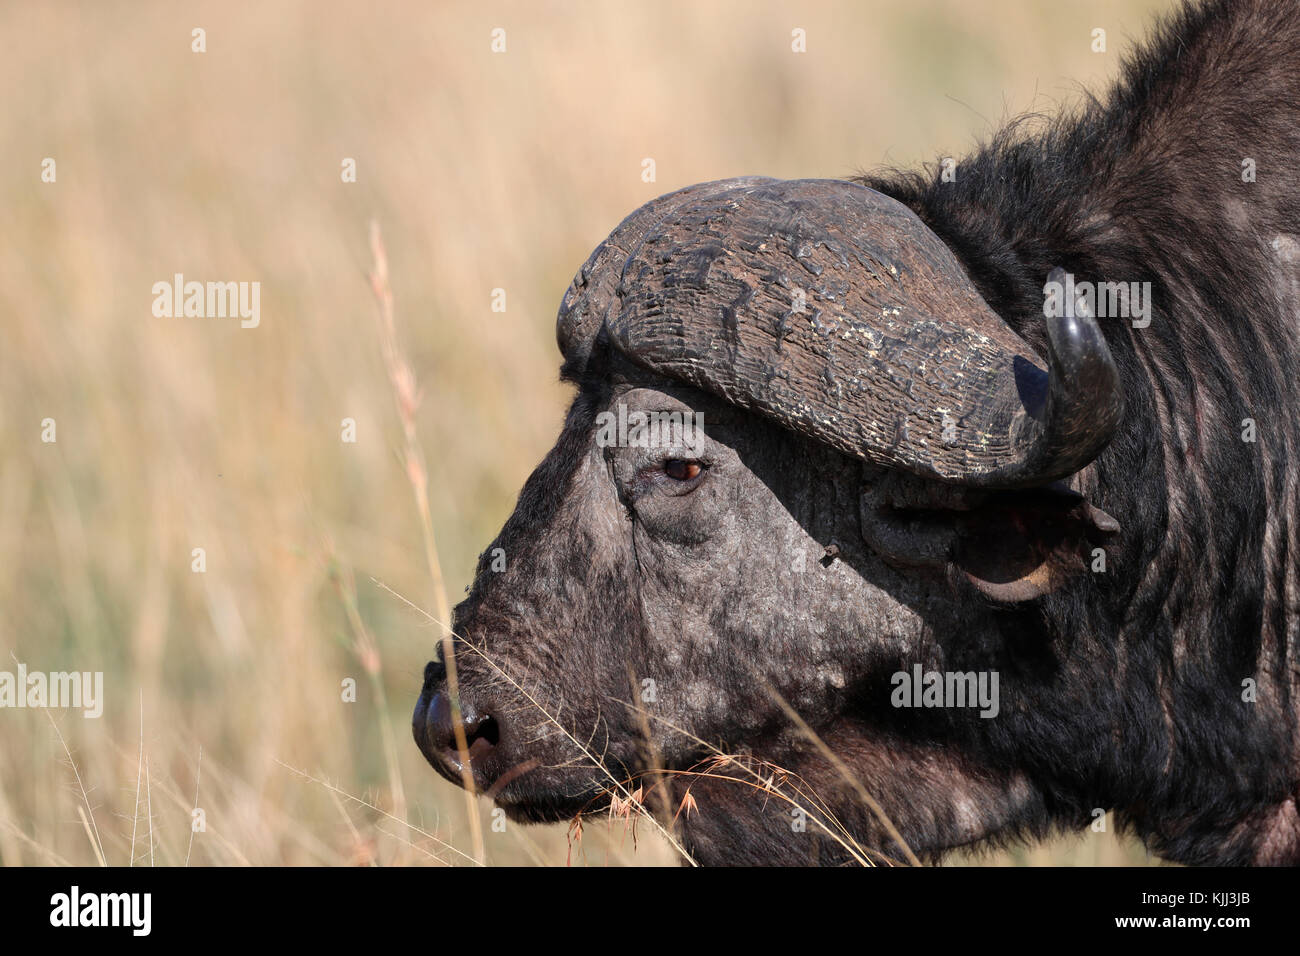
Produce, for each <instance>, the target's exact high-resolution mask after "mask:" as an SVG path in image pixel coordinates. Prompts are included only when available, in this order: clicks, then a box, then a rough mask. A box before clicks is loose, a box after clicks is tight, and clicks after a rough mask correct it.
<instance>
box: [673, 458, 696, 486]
mask: <svg viewBox="0 0 1300 956" xmlns="http://www.w3.org/2000/svg"><path fill="white" fill-rule="evenodd" d="M699 473H700V466H699V463H698V462H694V461H683V460H682V459H680V458H670V459H669V460H668V461H666V462H664V474H665V475H667V476H668V477H669V478H671V479H673V480H674V481H690V480H691V479H692V478H694V477H695V476H696V475H698V474H699Z"/></svg>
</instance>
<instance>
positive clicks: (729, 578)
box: [414, 179, 1123, 862]
mask: <svg viewBox="0 0 1300 956" xmlns="http://www.w3.org/2000/svg"><path fill="white" fill-rule="evenodd" d="M1041 278H1042V279H1043V280H1046V279H1047V278H1048V277H1047V276H1042V277H1041ZM1016 319H1017V321H1018V322H1020V323H1022V324H1023V325H1024V327H1025V329H1026V332H1025V335H1026V337H1034V338H1036V339H1037V341H1038V343H1039V345H1038V348H1035V347H1033V346H1031V344H1030V343H1029V342H1028V341H1026V340H1025V338H1022V337H1021V335H1019V334H1017V332H1015V331H1013V328H1012V326H1011V325H1010V324H1008V321H1006V320H1004V318H1003V317H1000V316H999V315H998V314H996V313H995V312H994V311H993V310H992V309H991V308H990V307H989V305H988V304H987V303H986V301H985V299H984V298H983V297H981V295H980V294H979V292H977V290H976V288H975V286H974V285H973V284H972V282H971V280H970V278H969V277H968V276H967V274H966V272H965V271H964V269H963V268H962V266H961V264H960V263H959V262H958V260H957V259H956V258H955V257H954V255H953V254H952V252H951V251H950V250H949V249H948V247H947V246H945V245H944V243H943V242H942V241H940V239H939V238H938V237H937V236H936V235H935V234H934V233H933V232H931V231H930V230H929V229H928V228H927V227H926V226H925V225H924V224H923V223H922V222H921V221H920V220H919V219H918V218H917V217H916V216H915V215H914V214H913V213H912V212H911V211H910V210H909V209H907V208H905V207H904V206H902V205H901V204H899V203H897V202H895V201H894V200H892V199H890V198H888V197H886V196H884V195H883V194H881V193H879V192H875V191H873V190H871V189H869V188H867V187H865V186H861V185H857V184H854V183H850V182H841V181H824V180H801V181H778V180H772V179H736V180H728V181H724V182H716V183H707V184H703V185H698V186H693V187H690V188H688V189H684V190H681V191H679V192H676V193H672V194H670V195H668V196H664V197H662V198H660V199H657V200H655V201H653V202H651V203H649V204H647V205H646V206H644V207H642V208H641V209H640V210H638V211H637V212H635V213H633V214H632V215H631V216H630V217H629V218H628V219H627V220H625V221H624V222H623V223H622V224H621V225H620V226H619V228H618V229H617V230H615V232H614V233H613V234H612V235H611V236H610V237H609V238H608V239H607V240H606V241H605V242H604V243H602V244H601V245H600V246H599V247H598V248H597V249H596V251H595V252H594V253H593V254H592V256H591V257H590V259H589V260H588V261H587V263H586V264H585V265H584V266H583V267H582V269H581V271H580V273H579V275H578V277H577V279H576V280H575V282H574V284H573V287H572V288H571V289H570V291H569V293H568V294H567V295H566V296H565V299H564V301H563V303H562V305H561V308H560V312H559V319H558V338H559V344H560V348H561V351H562V352H563V354H564V357H565V364H564V369H563V375H564V376H565V378H567V379H568V380H570V381H572V382H573V383H574V384H575V385H576V386H577V396H576V398H575V400H574V402H573V405H572V407H571V408H570V410H569V413H568V417H567V419H566V422H565V425H564V428H563V431H562V433H561V434H560V437H559V440H558V441H557V443H556V445H555V447H554V449H553V450H552V451H551V452H550V454H549V455H547V457H546V459H545V460H544V461H543V462H542V463H541V465H539V466H538V468H537V470H536V471H535V472H534V473H533V475H532V476H531V477H530V478H529V480H528V482H527V484H526V485H525V487H524V489H523V492H522V494H521V495H520V499H519V503H518V506H517V508H516V509H515V512H514V514H513V515H512V516H511V517H510V519H509V520H508V521H507V522H506V524H505V527H504V528H503V529H502V531H501V533H500V535H499V537H498V538H497V539H496V541H495V542H493V543H492V545H490V546H489V548H488V549H487V551H485V552H484V555H483V557H482V558H481V560H480V563H479V567H478V572H477V577H476V579H475V582H474V585H473V588H472V589H471V592H470V594H469V597H468V598H467V599H466V600H465V601H464V602H463V603H462V604H461V605H460V606H459V607H458V608H457V609H456V614H455V620H454V624H453V629H454V632H455V638H454V639H453V640H449V641H448V642H447V643H446V645H445V652H444V656H446V653H447V652H450V653H452V654H454V667H455V678H456V686H455V687H454V688H452V687H451V686H449V681H448V674H447V671H448V667H447V666H446V665H444V663H443V662H442V661H441V660H440V661H436V662H434V663H432V664H430V665H429V668H428V670H427V672H426V676H425V684H424V690H423V693H422V695H421V697H420V701H419V704H418V705H417V707H416V711H415V715H414V732H415V737H416V740H417V742H418V743H419V745H420V747H421V749H422V750H423V752H424V753H425V755H426V756H427V757H428V759H429V760H430V762H431V763H432V764H433V766H434V767H436V768H437V769H438V770H439V772H441V773H442V774H443V775H444V776H446V777H447V778H448V779H449V780H452V781H454V782H456V783H458V784H460V783H464V782H466V781H467V780H472V782H473V784H474V785H475V787H476V788H478V789H480V790H482V791H485V792H487V793H489V794H490V795H491V796H492V797H493V799H495V800H496V801H497V803H498V804H499V805H501V806H502V807H504V808H505V809H506V811H507V813H509V814H511V815H512V816H514V817H516V818H518V819H523V820H535V821H541V820H555V819H561V818H564V817H567V816H571V815H573V814H576V813H580V812H583V811H589V810H594V809H597V808H600V807H601V806H602V805H604V803H605V802H606V801H607V798H608V795H609V794H611V793H614V794H617V793H623V792H627V790H631V789H634V788H635V787H637V786H640V785H642V783H644V785H645V789H644V791H643V792H644V793H646V794H648V796H647V797H646V800H647V803H650V804H651V805H652V807H653V806H654V805H655V804H654V801H655V800H658V801H660V804H659V805H660V806H661V807H666V808H667V809H668V811H669V815H673V814H676V813H677V810H678V809H679V808H681V807H682V805H683V802H684V798H685V795H686V792H687V791H688V790H689V791H690V793H691V801H689V802H690V804H691V806H690V807H689V808H688V809H687V811H686V812H684V813H682V814H680V815H678V826H679V827H681V828H682V833H683V836H684V841H683V842H684V844H685V846H686V847H687V849H688V850H689V851H690V852H692V853H693V854H694V855H695V857H696V858H697V859H699V860H701V861H704V862H756V861H769V862H770V861H784V860H791V861H796V860H798V861H802V860H814V859H816V860H821V861H834V860H841V859H848V858H855V856H858V855H867V856H871V855H877V854H878V855H879V856H881V857H888V858H894V859H897V858H903V857H904V856H906V855H907V854H908V853H909V851H911V850H915V851H917V852H920V853H922V854H924V853H937V852H939V851H941V850H943V849H945V848H947V847H950V846H953V845H957V844H960V843H964V842H971V841H974V840H977V839H980V838H982V837H984V836H987V835H989V834H990V833H994V832H996V831H997V830H998V829H999V828H1000V827H1002V826H1004V825H1008V823H1009V822H1011V821H1016V822H1017V823H1019V822H1022V821H1023V820H1025V819H1026V818H1032V817H1033V816H1034V815H1035V814H1038V813H1041V812H1042V804H1043V797H1042V791H1041V790H1040V789H1039V788H1038V786H1037V785H1036V783H1035V782H1034V780H1033V779H1032V778H1031V777H1030V776H1028V775H1026V774H1025V773H1024V772H1023V771H1022V770H1021V769H1019V768H1016V767H1015V766H1014V765H1013V764H1012V763H1010V762H1003V763H1001V764H998V763H993V764H990V763H989V762H988V761H986V760H983V759H980V758H979V757H977V755H980V754H984V753H986V752H987V750H988V748H990V747H996V746H998V745H1000V744H1002V743H1005V742H1006V741H1007V740H1010V739H1013V738H1016V737H1017V736H1018V731H1017V730H1016V729H1015V725H1016V721H1018V720H1020V719H1022V718H1023V713H1022V712H1023V710H1024V698H1023V697H1022V696H1021V692H1020V690H1019V688H1020V686H1021V684H1022V683H1024V682H1025V681H1027V680H1028V679H1029V677H1030V676H1032V679H1033V681H1034V682H1035V683H1037V684H1040V685H1041V683H1042V681H1044V680H1050V676H1051V675H1050V674H1049V673H1046V672H1045V671H1046V670H1050V667H1051V664H1050V662H1048V661H1046V660H1045V659H1044V658H1043V657H1042V656H1041V652H1042V649H1041V648H1033V647H1026V645H1028V644H1029V643H1031V642H1030V640H1029V635H1028V634H1027V632H1028V631H1032V630H1033V628H1034V627H1035V626H1036V623H1035V622H1036V621H1037V618H1035V617H1033V615H1031V614H1026V613H1025V612H1024V608H1025V607H1027V606H1029V607H1032V606H1033V605H1034V602H1035V601H1037V600H1038V599H1040V598H1042V597H1044V596H1045V595H1049V594H1053V593H1055V592H1058V591H1062V590H1068V589H1071V588H1076V589H1077V588H1092V587H1099V586H1102V585H1097V584H1094V583H1092V582H1091V581H1089V580H1088V578H1089V577H1090V576H1089V575H1087V574H1084V573H1081V572H1082V571H1083V570H1084V568H1085V561H1086V560H1088V557H1089V555H1090V554H1091V553H1092V552H1093V550H1094V549H1095V548H1097V547H1100V546H1104V545H1105V544H1106V542H1107V541H1108V539H1110V538H1111V536H1113V535H1114V534H1115V532H1116V531H1117V529H1118V526H1117V524H1116V523H1115V522H1114V521H1113V520H1112V519H1111V518H1110V517H1109V516H1107V515H1106V514H1105V513H1104V512H1101V511H1100V510H1099V509H1097V508H1095V507H1094V506H1093V505H1092V504H1091V503H1090V501H1089V492H1090V487H1089V481H1088V477H1087V471H1086V469H1087V466H1088V465H1089V464H1090V463H1091V462H1092V461H1093V460H1094V459H1095V458H1096V457H1097V455H1098V454H1099V453H1100V452H1101V451H1102V449H1103V448H1104V447H1105V446H1106V445H1107V443H1108V442H1109V441H1110V439H1111V437H1112V434H1113V432H1114V431H1115V429H1116V426H1117V423H1118V422H1119V420H1120V416H1121V413H1122V408H1123V401H1122V397H1121V393H1120V387H1119V378H1118V375H1117V372H1116V368H1115V365H1114V364H1113V362H1112V359H1111V356H1110V353H1109V352H1108V349H1107V345H1106V342H1105V340H1104V339H1103V337H1102V335H1101V333H1100V332H1099V330H1098V327H1097V324H1096V322H1095V321H1094V320H1093V319H1092V317H1091V316H1090V315H1088V314H1087V313H1086V312H1085V311H1084V310H1083V309H1082V308H1079V307H1074V306H1072V307H1070V308H1067V309H1065V310H1064V314H1062V315H1059V316H1051V317H1046V318H1045V317H1043V316H1041V315H1040V316H1037V317H1034V316H1018V317H1016ZM1030 329H1032V333H1031V332H1030ZM1081 472H1082V474H1081ZM917 668H919V671H918V673H919V672H928V671H930V670H933V669H939V670H943V671H945V672H954V671H956V672H971V671H973V672H980V673H985V672H996V671H1001V672H1002V681H1001V685H1000V686H1001V698H1002V699H1001V704H1000V708H994V709H995V710H998V711H999V712H998V715H997V716H996V717H994V716H993V715H992V714H990V713H989V712H988V711H989V708H987V707H986V708H984V709H983V712H981V709H979V708H975V707H967V708H962V707H945V708H935V709H926V708H919V709H917V708H903V707H899V706H897V700H896V699H895V698H896V694H897V682H896V681H895V679H894V678H895V676H896V675H897V674H899V673H907V674H909V675H910V674H912V673H913V672H914V669H917ZM1017 678H1023V680H1020V681H1018V679H1017ZM1062 712H1063V713H1068V712H1069V711H1068V706H1065V705H1063V710H1062ZM990 718H992V719H990ZM999 767H1000V768H1001V769H999ZM635 781H639V782H635ZM622 788H626V790H625V789H622ZM778 792H779V793H780V794H782V796H781V797H780V798H777V799H773V795H774V794H776V793H778ZM801 815H802V816H801ZM801 823H802V824H803V825H802V826H801V825H800V824H801Z"/></svg>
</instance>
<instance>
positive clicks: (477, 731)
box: [465, 714, 501, 747]
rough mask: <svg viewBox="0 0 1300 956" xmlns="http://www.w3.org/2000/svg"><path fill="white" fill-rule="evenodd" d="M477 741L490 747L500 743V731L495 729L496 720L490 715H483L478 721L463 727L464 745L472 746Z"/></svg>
mask: <svg viewBox="0 0 1300 956" xmlns="http://www.w3.org/2000/svg"><path fill="white" fill-rule="evenodd" d="M478 740H481V741H483V742H484V743H486V744H487V745H488V746H491V747H495V746H496V745H497V744H499V743H501V729H500V728H499V727H497V722H496V718H495V717H493V716H492V715H491V714H485V715H484V716H483V717H481V718H480V719H479V720H476V721H474V722H472V723H467V724H466V725H465V743H466V745H467V746H469V745H472V744H474V742H475V741H478Z"/></svg>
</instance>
